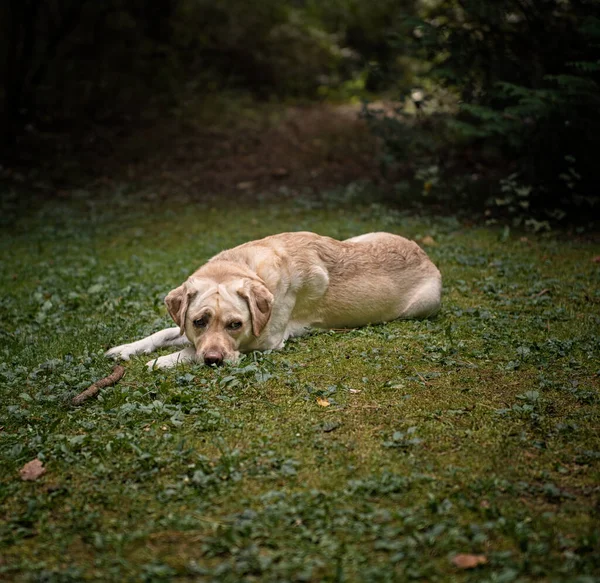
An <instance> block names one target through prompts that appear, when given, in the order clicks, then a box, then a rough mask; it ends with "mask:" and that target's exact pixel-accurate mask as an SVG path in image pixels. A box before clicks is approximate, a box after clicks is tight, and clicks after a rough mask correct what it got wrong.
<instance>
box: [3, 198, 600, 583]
mask: <svg viewBox="0 0 600 583" xmlns="http://www.w3.org/2000/svg"><path fill="white" fill-rule="evenodd" d="M354 194H355V195H356V192H355V193H354ZM351 195H352V193H350V194H349V191H341V192H338V193H330V194H328V195H327V196H324V197H323V199H322V200H307V199H302V198H298V199H289V200H285V201H283V202H281V203H273V202H270V203H267V202H260V201H259V202H258V203H257V204H256V205H254V206H252V207H250V206H248V207H242V208H240V207H237V206H236V205H233V204H231V205H225V206H224V205H223V203H222V202H218V201H214V202H213V203H210V202H208V203H205V204H198V203H196V204H193V203H191V202H190V201H185V200H180V201H172V202H171V203H170V204H169V205H167V204H166V203H164V202H159V201H153V200H151V199H147V200H145V201H139V200H137V199H136V200H135V201H134V200H133V199H132V200H131V201H130V202H128V200H129V199H128V197H127V196H123V193H122V192H121V193H119V192H116V193H113V196H110V197H108V198H103V199H97V198H96V197H95V196H94V195H92V194H91V193H88V192H85V191H81V192H79V193H78V194H77V195H76V196H75V197H74V199H72V200H69V201H62V202H59V201H54V202H51V203H45V204H41V205H40V206H39V207H38V208H34V209H30V211H29V215H28V216H24V215H22V214H21V215H20V218H15V217H14V216H11V215H10V213H5V215H4V216H5V218H4V219H3V220H4V221H5V223H6V224H5V228H4V229H3V231H2V235H0V237H1V239H0V245H1V249H2V255H1V257H2V259H1V260H0V281H1V282H2V283H1V285H2V293H1V298H0V322H1V323H0V335H1V338H2V343H1V345H0V403H1V406H0V464H1V471H0V580H10V581H12V580H14V581H45V582H49V581H60V582H62V581H84V580H90V581H185V580H193V581H211V580H218V581H258V580H260V581H404V580H412V579H416V580H423V581H478V582H480V581H490V582H492V581H493V582H510V581H538V580H539V581H569V582H579V583H588V582H592V581H598V580H600V552H599V538H600V529H599V526H598V525H599V524H600V520H599V518H600V491H599V489H598V483H599V478H600V472H599V469H600V466H599V464H600V436H599V429H598V428H599V427H600V411H599V403H600V396H599V392H598V374H599V368H600V367H599V364H598V354H599V348H600V337H599V334H598V332H599V320H600V316H599V310H598V305H599V302H600V292H599V285H598V283H599V281H598V280H599V269H598V265H597V264H596V263H594V262H593V261H592V259H593V257H595V256H597V255H599V254H600V247H599V246H598V245H597V244H593V243H589V242H586V241H582V240H573V239H568V238H565V237H564V236H563V235H561V234H555V235H552V236H543V237H542V236H528V237H527V238H526V239H525V238H521V237H520V236H519V235H513V236H509V237H508V238H507V237H506V236H504V235H502V234H500V233H499V232H497V231H494V230H489V229H485V228H474V227H467V226H464V225H462V224H460V223H459V222H458V221H456V220H454V219H450V218H430V217H423V216H422V217H412V216H409V215H408V214H402V213H399V212H396V211H392V210H390V209H387V208H384V207H381V206H379V205H376V204H372V205H371V204H368V203H363V204H347V203H348V198H349V197H351ZM358 196H359V197H360V196H361V193H358ZM22 206H23V205H21V207H22ZM18 207H19V201H17V200H15V199H13V200H12V201H11V200H7V202H6V204H5V208H7V209H9V210H10V208H18ZM298 229H309V230H313V231H317V232H320V233H322V234H328V235H331V236H334V237H339V238H343V237H349V236H352V235H357V234H359V233H363V232H367V231H372V230H389V231H392V232H396V233H400V234H403V235H405V236H408V237H410V238H417V239H419V238H423V237H426V236H429V237H432V238H433V240H434V241H435V245H430V246H428V247H427V251H428V253H429V254H430V256H431V257H432V259H433V260H434V261H435V262H436V264H437V265H438V266H439V267H440V269H441V271H442V274H443V276H444V298H443V301H444V306H443V309H442V311H441V313H440V314H439V315H438V316H437V318H435V319H433V320H429V321H410V322H392V323H388V324H385V325H379V326H372V327H367V328H363V329H358V330H352V331H346V332H341V331H335V332H322V333H318V334H314V335H311V336H309V337H305V338H301V339H296V340H292V341H290V342H289V343H288V345H287V346H286V348H285V350H284V351H282V352H276V353H265V354H258V353H257V354H252V355H248V356H246V357H245V358H244V359H243V360H242V361H241V362H240V363H239V364H238V365H235V366H226V367H223V368H220V369H212V368H207V367H201V366H186V367H182V368H178V369H172V370H168V371H157V372H148V371H147V370H146V367H145V366H144V363H145V362H146V360H147V357H146V358H144V357H140V358H136V359H133V360H132V361H131V362H129V363H127V364H126V374H125V377H124V378H123V379H122V381H121V382H120V383H119V384H118V385H116V386H115V387H111V388H107V389H104V390H103V391H102V392H101V394H100V397H99V398H98V399H97V400H94V401H90V402H87V403H86V404H85V405H84V406H83V407H80V408H73V407H71V406H70V405H69V401H70V399H71V398H72V397H73V396H74V395H75V394H77V393H78V392H80V391H81V390H83V389H84V388H86V387H87V386H88V385H89V384H91V383H92V382H93V381H95V380H97V379H99V378H101V377H104V376H106V375H107V374H108V373H109V372H110V370H111V363H110V362H108V361H107V360H106V359H105V358H104V357H103V352H104V350H105V349H106V348H107V347H109V346H111V345H115V344H119V343H122V342H125V341H130V340H132V339H134V338H137V337H141V336H143V335H146V334H148V333H151V332H153V331H155V330H158V329H160V328H162V327H163V326H165V325H168V324H169V320H168V316H167V315H166V311H165V308H164V306H163V303H162V300H163V297H164V295H165V294H166V293H167V292H168V291H169V290H170V289H171V288H172V287H174V286H176V285H178V284H179V283H180V282H181V281H182V280H183V279H184V278H185V277H186V276H187V275H188V274H189V273H190V272H191V271H192V270H193V269H194V268H195V267H196V266H198V265H199V264H201V263H202V262H203V261H205V260H206V259H208V258H209V257H210V256H211V255H213V254H214V253H216V252H218V251H219V250H221V249H223V248H226V247H231V246H234V245H236V244H239V243H241V242H243V241H246V240H249V239H253V238H258V237H261V236H264V235H267V234H271V233H274V232H279V231H285V230H298ZM318 399H320V400H321V403H324V402H325V401H326V402H328V403H329V406H325V407H324V406H322V405H320V404H319V401H318ZM36 457H37V458H39V459H41V460H43V462H44V464H45V467H46V468H47V472H46V474H45V475H44V476H43V477H41V478H40V479H39V480H38V481H36V482H23V481H21V480H20V479H19V474H18V470H19V468H20V467H22V466H23V464H24V463H26V462H28V461H29V460H31V459H34V458H36ZM458 553H469V554H478V555H479V554H481V555H485V557H486V560H487V562H486V563H485V564H483V565H480V566H479V567H477V568H475V569H472V570H461V569H459V568H458V567H456V566H455V565H454V564H453V562H452V558H453V557H454V556H455V555H456V554H458Z"/></svg>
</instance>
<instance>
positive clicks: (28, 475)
mask: <svg viewBox="0 0 600 583" xmlns="http://www.w3.org/2000/svg"><path fill="white" fill-rule="evenodd" d="M45 473H46V468H45V467H44V464H43V463H42V462H41V461H40V460H38V459H35V460H31V461H30V462H27V463H26V464H25V465H24V466H23V467H22V468H21V469H20V470H19V475H20V476H21V480H26V481H30V482H33V481H34V480H37V479H38V478H39V477H40V476H42V475H43V474H45Z"/></svg>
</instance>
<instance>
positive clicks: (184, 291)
mask: <svg viewBox="0 0 600 583" xmlns="http://www.w3.org/2000/svg"><path fill="white" fill-rule="evenodd" d="M195 294H196V292H195V291H192V290H190V289H189V288H188V286H187V284H186V283H183V284H182V285H180V286H179V287H176V288H175V289H174V290H171V291H170V292H169V293H168V294H167V297H166V298H165V304H167V310H169V314H170V315H171V318H173V321H174V322H175V324H177V325H178V326H179V330H180V332H181V334H183V333H184V332H185V315H186V314H187V309H188V306H189V304H190V299H191V298H192V297H193V296H194V295H195Z"/></svg>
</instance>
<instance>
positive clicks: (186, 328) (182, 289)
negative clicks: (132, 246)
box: [107, 232, 442, 367]
mask: <svg viewBox="0 0 600 583" xmlns="http://www.w3.org/2000/svg"><path fill="white" fill-rule="evenodd" d="M441 289H442V279H441V275H440V272H439V271H438V269H437V268H436V267H435V265H434V264H433V263H432V262H431V261H430V259H429V258H428V257H427V255H426V254H425V252H424V251H423V250H422V249H421V248H420V247H419V246H418V245H417V244H416V243H414V242H412V241H409V240H408V239H404V238H403V237H400V236H398V235H392V234H390V233H368V234H366V235H360V236H358V237H353V238H352V239H347V240H346V241H337V240H335V239H331V238H330V237H322V236H320V235H316V234H315V233H309V232H298V233H281V234H280V235H273V236H271V237H266V238H265V239H261V240H259V241H252V242H250V243H245V244H244V245H240V246H239V247H235V248H234V249H229V250H227V251H223V252H221V253H219V254H218V255H216V256H215V257H213V258H212V259H210V260H209V261H208V262H207V263H206V264H205V265H203V266H202V267H201V268H200V269H198V270H197V271H196V272H194V273H193V274H192V275H191V276H190V277H189V278H188V279H187V281H185V282H184V283H183V284H182V285H180V286H179V287H178V288H175V289H174V290H173V291H171V292H170V293H169V294H168V295H167V297H166V298H165V302H166V304H167V308H168V310H169V313H170V314H171V317H172V318H173V320H174V321H175V323H176V324H177V327H176V328H168V329H166V330H162V331H160V332H157V333H156V334H153V335H151V336H148V337H147V338H144V339H142V340H138V341H137V342H132V343H130V344H123V345H121V346H116V347H115V348H112V349H111V350H109V351H108V352H107V355H108V356H113V357H117V358H123V359H125V360H127V359H129V357H130V356H132V355H135V354H142V353H150V352H153V351H154V350H156V349H157V348H161V347H164V346H183V345H186V344H189V345H190V346H188V347H187V348H185V349H183V350H181V351H180V352H177V353H174V354H169V355H167V356H162V357H160V358H156V359H154V360H151V361H150V362H149V363H148V366H149V367H154V366H157V367H169V366H174V365H175V364H177V363H183V362H190V361H200V362H202V361H204V362H205V363H207V364H220V363H221V362H222V361H224V360H235V359H236V358H237V357H238V356H239V353H240V352H243V353H244V352H250V351H252V350H270V349H275V350H278V349H281V348H283V346H284V343H285V341H286V340H287V339H288V338H289V337H290V336H296V335H298V334H301V333H302V332H304V331H306V330H307V329H308V328H311V327H312V328H353V327H357V326H364V325H366V324H375V323H378V322H388V321H390V320H395V319H397V318H426V317H428V316H431V315H432V314H434V313H435V312H437V311H438V309H439V307H440V296H441Z"/></svg>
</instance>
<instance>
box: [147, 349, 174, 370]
mask: <svg viewBox="0 0 600 583" xmlns="http://www.w3.org/2000/svg"><path fill="white" fill-rule="evenodd" d="M174 356H177V353H175V354H167V355H165V356H159V357H158V358H153V359H152V360H149V361H148V362H147V363H146V366H147V367H148V370H154V369H157V368H171V367H173V366H175V365H176V364H177V362H178V359H177V358H173V357H174Z"/></svg>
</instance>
